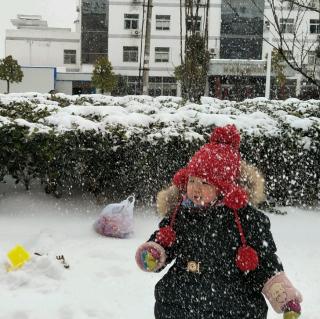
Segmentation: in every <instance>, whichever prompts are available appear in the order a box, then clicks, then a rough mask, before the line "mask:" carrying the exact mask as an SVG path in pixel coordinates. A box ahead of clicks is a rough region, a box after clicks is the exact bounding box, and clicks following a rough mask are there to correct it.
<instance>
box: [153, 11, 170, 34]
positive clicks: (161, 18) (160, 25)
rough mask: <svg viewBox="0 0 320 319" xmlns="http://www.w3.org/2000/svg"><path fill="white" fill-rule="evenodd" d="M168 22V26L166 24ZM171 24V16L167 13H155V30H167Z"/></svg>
mask: <svg viewBox="0 0 320 319" xmlns="http://www.w3.org/2000/svg"><path fill="white" fill-rule="evenodd" d="M166 24H168V26H166ZM170 24H171V16H170V15H168V14H157V15H156V30H157V31H169V30H170Z"/></svg>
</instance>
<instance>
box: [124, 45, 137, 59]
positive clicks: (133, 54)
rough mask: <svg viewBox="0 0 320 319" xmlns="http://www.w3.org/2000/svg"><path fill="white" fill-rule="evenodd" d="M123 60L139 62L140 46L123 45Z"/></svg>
mask: <svg viewBox="0 0 320 319" xmlns="http://www.w3.org/2000/svg"><path fill="white" fill-rule="evenodd" d="M123 62H138V47H123Z"/></svg>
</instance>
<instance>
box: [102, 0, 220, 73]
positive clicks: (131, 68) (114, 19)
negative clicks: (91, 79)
mask: <svg viewBox="0 0 320 319" xmlns="http://www.w3.org/2000/svg"><path fill="white" fill-rule="evenodd" d="M109 5H110V7H109V52H108V54H109V60H110V62H111V64H112V66H113V68H114V71H115V73H119V74H123V75H132V76H137V75H138V74H139V64H140V63H139V62H140V59H138V62H123V47H124V46H138V49H139V57H140V54H142V63H143V47H144V39H143V45H142V50H141V37H140V36H133V35H132V30H126V29H125V27H124V15H125V14H126V13H127V14H139V30H141V29H142V17H143V5H142V1H140V2H138V3H137V2H136V3H135V2H134V1H133V0H131V1H130V0H127V1H121V2H119V1H110V3H109ZM179 6H180V1H179V0H161V1H153V11H152V25H151V47H150V76H165V77H168V76H173V72H174V68H175V67H176V66H178V65H180V63H181V62H180V8H179ZM183 13H184V12H183ZM156 15H170V17H171V19H170V30H156ZM200 15H201V16H203V19H204V14H201V11H200ZM145 18H146V13H145ZM220 20H221V2H220V1H219V0H215V1H211V4H210V10H209V43H208V47H209V48H212V49H215V52H216V54H217V56H218V54H219V46H220V43H219V35H220ZM182 21H184V16H183V17H182ZM182 34H185V28H184V25H183V31H182ZM155 47H169V48H170V54H169V62H155ZM183 47H184V43H183ZM141 51H142V52H141Z"/></svg>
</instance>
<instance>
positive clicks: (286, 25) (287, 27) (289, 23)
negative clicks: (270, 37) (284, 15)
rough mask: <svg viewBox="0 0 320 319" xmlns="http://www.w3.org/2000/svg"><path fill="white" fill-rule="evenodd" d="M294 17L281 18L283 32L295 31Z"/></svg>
mask: <svg viewBox="0 0 320 319" xmlns="http://www.w3.org/2000/svg"><path fill="white" fill-rule="evenodd" d="M293 23H294V20H293V19H280V31H281V32H282V33H293Z"/></svg>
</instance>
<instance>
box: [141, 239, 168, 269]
mask: <svg viewBox="0 0 320 319" xmlns="http://www.w3.org/2000/svg"><path fill="white" fill-rule="evenodd" d="M166 258H167V256H166V253H165V250H164V248H163V247H161V246H160V245H159V244H157V243H155V242H152V241H149V242H146V243H144V244H142V245H141V246H140V247H139V248H138V249H137V252H136V262H137V265H138V266H139V267H140V269H141V270H143V271H148V272H155V271H157V270H159V269H160V268H162V267H163V266H164V265H165V261H166Z"/></svg>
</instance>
